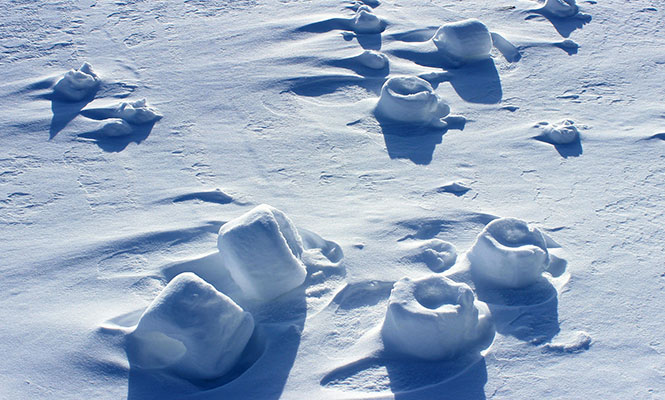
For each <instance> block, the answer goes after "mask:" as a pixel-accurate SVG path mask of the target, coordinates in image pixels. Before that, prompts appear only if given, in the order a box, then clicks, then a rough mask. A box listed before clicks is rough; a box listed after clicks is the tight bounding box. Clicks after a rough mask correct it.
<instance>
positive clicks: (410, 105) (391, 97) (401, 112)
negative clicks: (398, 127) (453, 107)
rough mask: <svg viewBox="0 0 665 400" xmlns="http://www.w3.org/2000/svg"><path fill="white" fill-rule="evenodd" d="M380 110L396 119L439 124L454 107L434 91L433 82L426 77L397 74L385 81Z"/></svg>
mask: <svg viewBox="0 0 665 400" xmlns="http://www.w3.org/2000/svg"><path fill="white" fill-rule="evenodd" d="M376 111H377V113H378V114H379V115H381V116H383V117H385V118H388V119H392V120H394V121H401V122H408V123H415V124H437V123H439V122H440V119H441V118H443V117H445V116H446V115H448V113H449V112H450V107H449V106H448V105H447V104H446V103H444V102H443V101H441V100H440V99H439V98H438V97H437V95H436V94H434V89H433V88H432V85H430V84H429V82H427V81H426V80H424V79H421V78H418V77H416V76H397V77H393V78H390V79H388V80H387V81H386V82H385V83H384V84H383V87H382V88H381V96H380V97H379V102H378V103H377V105H376Z"/></svg>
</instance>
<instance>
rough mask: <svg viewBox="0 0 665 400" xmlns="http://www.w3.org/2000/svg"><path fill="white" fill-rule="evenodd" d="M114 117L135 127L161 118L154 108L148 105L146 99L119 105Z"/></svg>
mask: <svg viewBox="0 0 665 400" xmlns="http://www.w3.org/2000/svg"><path fill="white" fill-rule="evenodd" d="M116 115H117V117H118V118H122V119H124V120H125V121H127V122H129V123H130V124H135V125H141V124H147V123H149V122H154V121H157V120H158V119H160V118H162V116H161V115H160V114H159V113H158V112H157V110H156V109H155V108H153V107H150V106H149V105H148V102H147V100H146V99H141V100H137V101H134V102H122V103H120V105H119V106H118V109H117V110H116Z"/></svg>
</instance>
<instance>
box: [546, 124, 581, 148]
mask: <svg viewBox="0 0 665 400" xmlns="http://www.w3.org/2000/svg"><path fill="white" fill-rule="evenodd" d="M543 136H544V137H545V139H547V140H548V141H549V142H551V143H553V144H569V143H573V142H575V141H576V140H578V138H579V137H580V133H579V131H578V130H577V127H576V126H575V123H574V122H573V121H571V120H569V119H564V120H563V121H560V122H558V123H555V124H548V125H546V126H545V128H544V129H543Z"/></svg>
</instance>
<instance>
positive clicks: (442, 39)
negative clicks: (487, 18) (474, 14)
mask: <svg viewBox="0 0 665 400" xmlns="http://www.w3.org/2000/svg"><path fill="white" fill-rule="evenodd" d="M432 40H433V41H434V44H435V45H436V47H438V48H439V49H440V50H442V51H444V52H446V53H447V54H448V55H450V56H452V57H453V58H454V59H456V60H458V61H474V60H480V59H484V58H489V57H490V51H492V35H491V34H490V31H489V30H488V29H487V26H485V24H483V23H482V22H480V21H479V20H477V19H466V20H463V21H458V22H452V23H449V24H445V25H443V26H441V27H440V28H439V30H437V31H436V33H435V34H434V37H433V38H432Z"/></svg>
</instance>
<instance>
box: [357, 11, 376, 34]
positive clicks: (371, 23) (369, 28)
mask: <svg viewBox="0 0 665 400" xmlns="http://www.w3.org/2000/svg"><path fill="white" fill-rule="evenodd" d="M352 24H353V31H354V32H356V33H360V34H363V33H381V31H382V30H383V22H382V21H381V18H379V17H377V16H376V15H375V14H374V13H372V9H371V8H369V7H367V6H361V7H360V8H358V11H356V16H355V17H354V18H353V22H352Z"/></svg>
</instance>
